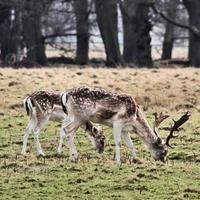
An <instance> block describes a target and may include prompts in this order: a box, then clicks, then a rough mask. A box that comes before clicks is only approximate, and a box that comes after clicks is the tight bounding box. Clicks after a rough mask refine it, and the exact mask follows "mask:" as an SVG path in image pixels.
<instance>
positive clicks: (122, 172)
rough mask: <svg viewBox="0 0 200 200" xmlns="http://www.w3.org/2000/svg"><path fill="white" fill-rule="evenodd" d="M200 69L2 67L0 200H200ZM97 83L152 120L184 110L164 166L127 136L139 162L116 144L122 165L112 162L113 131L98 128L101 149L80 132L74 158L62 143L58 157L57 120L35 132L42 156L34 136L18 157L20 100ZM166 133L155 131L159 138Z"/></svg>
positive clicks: (23, 115) (21, 119)
mask: <svg viewBox="0 0 200 200" xmlns="http://www.w3.org/2000/svg"><path fill="white" fill-rule="evenodd" d="M199 80H200V71H199V70H198V69H194V68H182V69H180V68H177V69H141V70H139V69H129V68H127V69H103V68H99V69H98V68H97V69H92V68H86V69H78V68H76V69H75V68H71V69H64V68H58V69H57V68H52V69H50V68H45V69H31V70H28V69H20V70H14V69H9V68H8V69H0V199H2V200H4V199H34V200H36V199H99V200H100V199H116V200H118V199H119V200H122V199H123V200H128V199H134V200H137V199H138V200H146V199H152V200H167V199H168V200H186V199H187V200H191V199H200V125H199V119H200V98H199V96H200V81H199ZM83 84H84V85H90V86H100V87H104V88H107V89H109V90H111V91H118V92H121V93H127V94H130V95H132V96H133V97H134V98H135V99H136V101H137V102H138V103H139V104H140V105H142V106H143V108H144V112H145V115H146V116H147V119H148V121H149V122H150V124H151V125H152V121H153V116H152V113H153V112H155V111H157V112H161V111H163V112H166V113H168V114H170V116H171V117H170V118H169V119H168V120H166V122H165V123H163V127H165V126H169V125H170V124H171V122H172V119H177V118H178V116H180V115H181V114H182V113H184V112H185V111H186V110H189V111H190V113H191V118H190V121H189V122H187V124H185V125H184V130H183V131H181V132H180V133H179V134H180V136H179V137H178V138H177V139H174V140H173V142H172V144H173V145H174V146H175V148H173V149H171V151H170V152H169V155H168V161H167V163H165V164H163V163H160V162H155V161H153V159H152V158H151V157H150V154H149V153H148V152H147V151H146V150H145V148H144V145H143V144H142V143H141V142H140V140H139V139H138V137H137V135H132V139H133V141H134V144H135V146H136V148H137V150H138V156H139V158H140V159H141V160H142V161H143V163H142V164H134V163H131V162H130V152H129V150H128V149H127V148H126V147H125V146H124V143H123V142H122V148H121V149H122V152H121V158H122V165H121V166H118V165H116V163H115V162H114V159H113V158H114V144H113V137H112V130H111V129H110V128H107V127H103V128H104V131H105V135H106V148H105V152H104V154H103V155H98V153H96V152H95V151H94V150H93V148H92V146H91V144H90V142H89V141H88V138H87V137H86V134H85V133H84V132H83V131H81V130H79V131H78V132H77V135H76V138H75V143H76V145H77V148H78V153H79V159H78V162H77V163H71V162H70V161H69V157H68V147H67V146H66V145H65V146H64V148H63V150H64V151H63V155H62V156H61V157H57V156H56V148H57V145H58V140H59V123H52V122H51V123H49V124H48V125H47V126H46V127H45V128H44V129H43V131H42V133H41V143H42V147H43V149H44V151H45V153H46V156H45V157H43V158H41V157H39V158H38V157H36V148H35V143H34V141H33V137H31V138H30V139H29V143H28V154H27V156H26V157H24V156H22V155H20V151H21V146H22V136H23V130H24V129H25V127H26V125H27V121H28V117H27V116H26V113H25V110H24V109H23V107H22V100H23V98H24V97H25V96H26V95H27V94H30V93H32V92H33V91H35V90H41V89H45V90H46V89H48V90H61V91H63V90H66V89H70V88H72V87H73V86H78V85H83ZM167 134H168V132H166V131H164V130H160V135H161V137H162V138H165V137H166V135H167Z"/></svg>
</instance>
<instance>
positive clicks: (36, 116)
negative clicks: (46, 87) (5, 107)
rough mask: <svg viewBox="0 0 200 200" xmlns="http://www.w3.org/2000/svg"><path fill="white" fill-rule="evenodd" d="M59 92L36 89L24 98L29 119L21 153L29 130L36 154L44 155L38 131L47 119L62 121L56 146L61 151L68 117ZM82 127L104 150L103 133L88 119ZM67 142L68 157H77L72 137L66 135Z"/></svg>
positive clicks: (97, 146) (94, 142)
mask: <svg viewBox="0 0 200 200" xmlns="http://www.w3.org/2000/svg"><path fill="white" fill-rule="evenodd" d="M60 96H61V93H58V92H48V91H37V92H34V93H33V94H31V95H29V96H28V97H27V98H26V99H25V100H24V106H25V108H26V111H27V114H28V115H29V116H30V120H29V123H28V126H27V128H26V129H25V133H24V138H23V148H22V154H25V153H26V147H27V140H28V136H29V134H30V133H31V132H33V134H34V138H35V140H36V146H37V154H38V155H44V152H43V150H42V148H41V145H40V141H39V133H40V130H41V128H42V127H43V126H44V125H45V124H46V123H47V122H48V121H49V120H51V121H62V120H63V123H62V126H61V131H60V142H59V146H58V153H59V154H60V153H61V151H62V144H63V139H64V137H66V134H65V132H64V129H63V127H65V124H66V123H68V117H67V115H66V114H65V113H64V112H63V109H62V106H61V99H60ZM81 128H82V129H84V130H85V131H86V132H87V133H88V136H89V138H90V140H91V142H92V144H93V145H94V147H95V148H96V149H97V151H98V152H99V153H102V152H103V150H104V139H105V137H104V135H103V133H102V130H101V129H100V128H97V127H95V126H93V124H92V123H91V122H90V121H85V123H83V124H82V126H81ZM66 138H67V143H68V145H69V148H70V159H71V160H75V159H76V158H77V150H76V146H75V145H74V143H73V138H74V136H73V137H71V136H69V135H67V137H66Z"/></svg>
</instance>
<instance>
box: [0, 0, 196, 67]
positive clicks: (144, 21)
mask: <svg viewBox="0 0 200 200" xmlns="http://www.w3.org/2000/svg"><path fill="white" fill-rule="evenodd" d="M199 19H200V1H198V0H106V1H105V0H40V1H35V0H7V1H5V0H0V53H1V54H0V59H1V66H5V65H8V64H9V65H14V66H16V67H23V66H25V67H31V66H34V67H37V66H41V65H44V66H45V65H47V64H51V63H65V64H67V63H70V64H78V65H87V64H88V63H89V64H91V63H93V64H101V63H104V62H105V64H106V65H107V66H109V67H116V66H119V65H120V66H127V65H128V66H130V67H133V66H138V67H143V66H146V67H152V66H154V65H155V63H156V62H162V61H163V60H165V61H166V60H167V63H175V64H181V65H190V66H195V67H200V56H199V55H200V20H199ZM173 48H176V49H177V48H178V49H179V50H182V51H184V52H185V53H184V54H183V56H182V53H181V52H180V51H178V52H177V53H176V54H175V56H174V57H173V56H172V52H173ZM153 52H154V53H153ZM155 55H156V56H155ZM172 58H173V59H172ZM163 63H166V62H163Z"/></svg>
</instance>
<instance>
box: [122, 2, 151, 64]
mask: <svg viewBox="0 0 200 200" xmlns="http://www.w3.org/2000/svg"><path fill="white" fill-rule="evenodd" d="M150 5H151V2H149V1H148V0H124V2H123V3H121V10H122V15H123V27H124V52H123V56H124V60H125V61H126V62H129V63H130V62H131V63H134V64H136V65H139V66H148V67H151V66H152V65H153V62H152V58H151V37H150V31H151V23H150V21H149V7H150Z"/></svg>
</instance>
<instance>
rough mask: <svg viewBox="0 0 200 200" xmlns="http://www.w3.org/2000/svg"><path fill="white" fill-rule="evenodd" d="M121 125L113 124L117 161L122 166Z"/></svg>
mask: <svg viewBox="0 0 200 200" xmlns="http://www.w3.org/2000/svg"><path fill="white" fill-rule="evenodd" d="M121 131H122V127H121V124H118V123H115V124H113V136H114V142H115V160H116V161H117V163H118V164H121V160H120V141H121Z"/></svg>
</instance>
